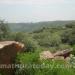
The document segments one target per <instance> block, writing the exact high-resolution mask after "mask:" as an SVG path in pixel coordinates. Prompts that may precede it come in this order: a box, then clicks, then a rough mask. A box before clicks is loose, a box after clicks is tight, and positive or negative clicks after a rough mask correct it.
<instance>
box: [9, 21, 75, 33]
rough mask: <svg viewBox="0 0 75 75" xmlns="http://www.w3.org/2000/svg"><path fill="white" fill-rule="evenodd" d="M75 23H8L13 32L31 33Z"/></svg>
mask: <svg viewBox="0 0 75 75" xmlns="http://www.w3.org/2000/svg"><path fill="white" fill-rule="evenodd" d="M72 22H75V21H74V20H73V21H71V20H70V21H46V22H36V23H8V25H9V27H10V29H11V31H13V32H19V31H23V32H31V31H34V30H37V29H40V28H42V27H57V26H64V25H65V24H68V23H72Z"/></svg>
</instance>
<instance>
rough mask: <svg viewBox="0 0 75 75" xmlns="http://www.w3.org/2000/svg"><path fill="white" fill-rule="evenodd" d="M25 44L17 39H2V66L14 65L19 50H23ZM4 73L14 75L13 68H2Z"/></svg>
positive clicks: (0, 63)
mask: <svg viewBox="0 0 75 75" xmlns="http://www.w3.org/2000/svg"><path fill="white" fill-rule="evenodd" d="M23 47H24V44H22V43H19V42H16V41H2V42H0V66H1V65H5V66H8V65H9V64H10V65H12V64H14V63H15V57H16V54H17V53H18V52H22V49H23ZM0 70H1V71H2V72H3V75H13V70H14V69H12V68H9V69H7V68H5V67H3V68H1V69H0Z"/></svg>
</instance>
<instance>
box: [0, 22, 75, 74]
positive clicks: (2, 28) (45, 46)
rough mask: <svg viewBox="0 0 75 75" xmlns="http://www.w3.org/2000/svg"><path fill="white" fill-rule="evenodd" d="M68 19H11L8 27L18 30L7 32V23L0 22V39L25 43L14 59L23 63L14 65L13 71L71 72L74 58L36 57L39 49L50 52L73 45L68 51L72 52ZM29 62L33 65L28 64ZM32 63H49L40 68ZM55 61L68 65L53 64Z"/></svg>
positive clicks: (74, 37) (74, 28)
mask: <svg viewBox="0 0 75 75" xmlns="http://www.w3.org/2000/svg"><path fill="white" fill-rule="evenodd" d="M71 22H72V21H55V22H39V23H17V24H16V23H15V24H13V23H12V24H9V27H12V28H11V29H12V30H13V31H19V32H10V33H11V34H9V33H8V29H7V27H8V25H7V24H6V23H4V22H3V21H2V22H0V40H3V39H4V40H15V41H18V42H22V43H24V44H25V47H24V52H23V53H21V54H18V55H17V57H16V60H15V63H19V64H22V65H23V64H26V67H25V68H22V67H21V68H16V71H15V75H74V74H75V71H74V68H73V66H75V59H73V60H71V61H69V62H66V61H63V60H62V61H58V60H40V59H39V53H40V52H41V51H43V50H49V51H51V52H54V51H58V50H65V49H71V48H73V52H72V54H73V55H75V23H74V22H73V23H71ZM13 25H14V26H13ZM34 30H35V31H34ZM21 31H22V32H21ZM30 31H32V32H30ZM8 34H9V36H8V37H6V35H8ZM7 38H8V39H7ZM72 62H73V63H72ZM33 64H34V65H35V67H36V68H34V67H30V66H32V65H33ZM36 65H38V66H39V65H43V66H46V65H51V66H50V67H48V66H46V67H43V66H42V67H43V68H42V67H37V66H36ZM52 65H53V66H52ZM57 65H64V67H65V66H66V65H69V66H70V65H72V67H70V68H66V67H65V68H61V67H59V68H56V66H57Z"/></svg>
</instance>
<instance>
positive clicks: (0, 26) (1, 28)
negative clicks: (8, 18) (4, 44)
mask: <svg viewBox="0 0 75 75" xmlns="http://www.w3.org/2000/svg"><path fill="white" fill-rule="evenodd" d="M8 36H9V27H8V24H7V23H5V22H4V21H0V40H5V38H8Z"/></svg>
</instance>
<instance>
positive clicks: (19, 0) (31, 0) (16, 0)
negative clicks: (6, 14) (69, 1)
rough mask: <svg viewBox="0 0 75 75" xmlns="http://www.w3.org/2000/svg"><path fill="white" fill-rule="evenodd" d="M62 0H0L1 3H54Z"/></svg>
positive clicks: (62, 0)
mask: <svg viewBox="0 0 75 75" xmlns="http://www.w3.org/2000/svg"><path fill="white" fill-rule="evenodd" d="M62 2H64V0H0V3H1V4H52V3H53V4H54V3H62Z"/></svg>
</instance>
